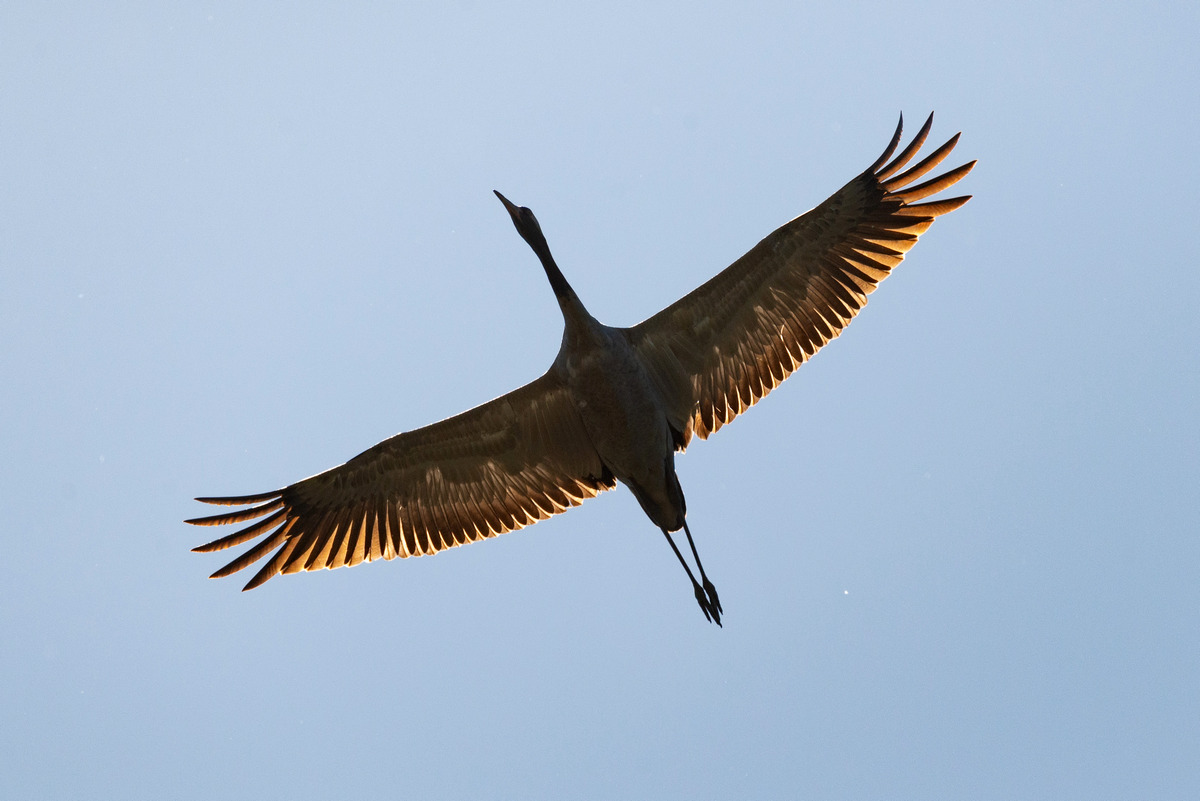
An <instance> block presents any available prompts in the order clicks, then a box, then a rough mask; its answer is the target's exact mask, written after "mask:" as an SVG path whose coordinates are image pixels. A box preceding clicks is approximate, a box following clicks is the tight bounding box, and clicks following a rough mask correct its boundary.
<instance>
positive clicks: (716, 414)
mask: <svg viewBox="0 0 1200 801" xmlns="http://www.w3.org/2000/svg"><path fill="white" fill-rule="evenodd" d="M932 123H933V115H932V114H931V115H929V119H927V120H926V121H925V124H924V125H923V126H922V127H921V130H920V131H918V133H917V135H916V137H915V138H914V139H913V141H912V142H911V143H910V144H909V145H908V146H906V147H905V148H904V149H903V150H902V151H901V152H900V154H899V155H898V156H896V157H895V158H894V159H892V160H891V161H890V162H889V161H888V159H890V158H891V157H892V154H893V153H894V152H895V151H896V148H897V147H898V145H899V143H900V140H901V134H902V130H903V118H901V124H900V125H899V126H897V128H896V133H895V134H894V135H893V137H892V140H891V142H890V143H889V144H888V147H887V148H886V149H885V150H884V152H883V155H881V156H880V157H879V158H878V159H876V160H875V162H874V163H873V164H872V165H871V167H870V168H868V169H867V170H866V171H865V172H863V173H862V174H861V175H859V176H858V177H857V178H855V179H854V180H852V181H851V182H850V183H848V184H846V186H844V187H842V188H841V189H840V190H838V191H837V192H836V193H834V194H833V195H832V196H831V197H830V198H828V199H827V200H826V201H825V202H824V203H822V204H821V205H819V206H817V207H816V208H815V209H813V210H812V211H810V212H808V213H806V214H803V215H801V216H799V217H797V218H796V219H794V220H792V221H791V222H789V223H787V224H785V225H784V226H783V227H781V228H779V229H778V230H776V231H775V232H773V233H772V234H770V235H769V236H767V238H766V239H764V240H763V241H761V242H759V243H758V244H757V245H755V246H754V247H753V248H752V249H751V250H750V252H748V253H747V254H746V255H745V256H743V257H742V258H740V259H738V260H737V261H736V262H734V263H733V264H732V265H730V266H729V267H728V268H726V269H725V270H723V271H722V272H720V273H718V274H717V275H716V276H715V277H714V278H712V279H711V280H710V281H708V282H707V283H705V284H703V285H702V286H700V287H699V288H698V289H696V290H695V291H693V292H691V293H690V294H688V295H685V296H684V297H683V298H681V299H680V300H678V301H677V302H675V303H673V304H672V305H670V306H668V307H667V308H665V309H663V310H662V311H660V312H659V313H658V314H655V315H654V316H653V317H650V318H649V319H647V320H645V321H644V322H642V323H640V324H638V325H636V326H634V327H632V328H629V329H626V335H627V336H628V337H629V340H630V342H631V343H632V344H633V345H634V347H635V348H636V349H637V351H638V353H639V355H640V356H641V358H642V360H643V363H644V364H645V365H647V368H648V369H649V370H650V373H651V376H652V378H653V380H654V382H655V385H656V386H657V387H658V389H659V391H660V392H661V394H662V396H663V398H664V400H665V402H666V405H667V408H668V416H669V419H670V422H671V425H672V426H673V427H675V429H676V430H677V431H681V432H683V433H684V436H683V438H682V442H681V443H680V447H681V448H682V447H686V445H687V442H688V440H689V439H690V437H691V435H692V434H693V433H695V434H698V435H699V436H700V437H701V438H707V437H708V436H709V435H710V434H712V433H713V432H715V431H717V430H718V429H720V428H721V426H723V425H725V424H726V423H728V422H730V421H731V420H733V418H734V417H736V416H737V415H739V414H741V413H742V412H744V411H745V410H746V409H748V408H749V407H750V406H752V405H753V404H755V403H756V402H758V401H759V400H761V399H762V398H763V397H764V396H765V395H766V394H767V393H768V392H770V391H771V390H772V389H774V388H775V387H776V386H778V385H779V384H780V383H781V382H782V381H783V380H784V379H786V378H787V376H788V375H790V374H791V373H792V371H794V370H795V369H796V368H797V367H799V366H800V364H802V363H803V362H804V361H805V360H807V359H809V358H811V357H812V356H813V355H814V354H815V353H816V352H817V351H818V350H820V349H821V348H822V347H823V346H824V345H825V344H826V343H828V342H829V341H830V340H832V339H834V338H835V337H837V336H838V334H840V333H841V332H842V330H843V329H844V328H845V327H846V326H847V325H849V323H850V321H851V320H852V319H853V318H854V316H855V315H856V314H858V312H859V311H860V310H861V309H862V307H863V306H865V305H866V303H867V296H868V295H869V294H870V293H871V292H873V291H875V288H876V287H877V286H878V285H879V283H880V282H881V281H883V279H884V278H886V277H887V276H888V275H889V274H890V273H891V271H892V270H893V269H895V267H896V266H897V265H899V264H900V262H901V261H902V260H903V258H904V254H905V253H907V252H908V251H909V250H910V249H911V248H912V246H913V245H914V244H915V243H916V241H917V237H918V236H920V235H921V234H922V233H924V232H925V231H926V230H928V228H929V226H930V225H931V224H932V223H933V221H934V219H935V218H937V217H940V216H941V215H943V214H948V213H949V212H951V211H954V210H955V209H957V208H959V207H960V206H962V205H963V204H964V203H966V202H967V201H968V200H969V199H970V196H969V195H967V196H963V197H956V198H950V199H946V200H934V201H929V202H926V203H915V202H913V201H917V200H922V199H924V198H926V197H929V196H931V195H934V194H936V193H938V192H940V191H942V190H944V189H946V188H948V187H950V186H951V185H953V184H955V183H957V182H958V181H959V180H961V179H962V178H963V176H965V175H966V174H967V173H968V172H970V171H971V168H972V167H974V166H975V162H974V161H971V162H969V163H967V164H964V165H962V166H961V167H957V168H955V169H953V170H949V171H948V172H945V173H943V174H941V175H939V176H937V177H934V178H932V179H930V180H928V181H925V182H924V183H920V184H916V185H913V182H914V181H916V180H917V179H919V178H922V177H923V176H925V175H926V174H927V173H929V172H930V171H931V170H933V169H934V168H935V167H937V166H938V165H939V164H941V162H942V161H943V160H945V158H946V157H947V156H948V155H949V154H950V152H951V151H952V150H953V149H954V146H955V145H956V144H957V143H958V138H959V136H958V134H955V135H954V136H953V137H951V139H950V140H949V141H948V142H946V143H945V144H944V145H942V146H941V147H939V148H937V149H936V150H934V151H933V152H932V153H930V154H929V155H928V156H926V157H925V158H923V159H921V160H920V161H918V162H917V163H916V164H914V165H913V166H912V167H910V168H908V170H907V171H904V172H901V170H904V168H905V166H906V165H908V163H909V162H910V161H912V159H913V158H914V157H915V156H916V154H917V153H918V151H919V150H920V149H921V146H922V145H923V144H924V143H925V140H926V138H927V136H928V134H929V130H930V128H931V126H932Z"/></svg>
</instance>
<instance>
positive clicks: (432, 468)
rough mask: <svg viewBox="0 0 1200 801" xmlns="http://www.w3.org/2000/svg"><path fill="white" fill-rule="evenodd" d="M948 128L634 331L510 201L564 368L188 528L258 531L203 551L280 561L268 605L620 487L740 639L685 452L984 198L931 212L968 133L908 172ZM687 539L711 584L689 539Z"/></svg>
mask: <svg viewBox="0 0 1200 801" xmlns="http://www.w3.org/2000/svg"><path fill="white" fill-rule="evenodd" d="M932 123H933V115H932V114H931V115H930V116H929V119H928V120H926V122H925V124H924V126H922V128H921V130H920V131H919V132H918V133H917V135H916V137H915V138H914V139H913V141H912V142H911V143H910V144H909V145H908V146H907V147H905V148H904V150H903V151H901V152H900V154H899V155H897V156H896V157H895V158H894V159H892V160H891V161H889V159H891V158H892V154H893V153H894V152H895V150H896V148H897V147H898V146H899V144H900V139H901V132H902V130H903V125H904V118H903V116H901V118H900V124H899V125H897V127H896V132H895V134H894V135H893V136H892V139H891V142H889V143H888V146H887V149H886V150H884V152H883V155H881V156H880V157H879V158H878V159H876V160H875V162H874V163H873V164H872V165H871V166H870V167H868V168H867V169H866V170H865V171H864V172H863V173H862V174H860V175H859V176H858V177H856V178H854V179H853V180H852V181H850V182H849V183H848V184H846V185H845V186H844V187H842V188H841V189H839V190H838V191H837V192H835V193H834V194H833V195H832V196H831V197H829V199H827V200H826V201H825V202H824V203H822V204H821V205H819V206H817V207H816V208H814V209H813V210H811V211H809V212H807V213H805V214H802V215H800V216H799V217H797V218H795V219H794V220H792V221H791V222H788V223H785V224H784V225H783V226H782V227H780V228H779V229H777V230H776V231H774V232H773V233H771V234H770V235H769V236H767V238H766V239H764V240H762V241H761V242H759V243H758V244H757V245H755V246H754V247H753V248H752V249H751V250H750V251H749V252H748V253H746V255H744V256H742V257H741V258H740V259H738V260H737V261H735V262H734V263H733V264H732V265H730V266H729V267H727V268H726V269H725V270H723V271H721V272H720V273H718V274H717V275H716V276H715V277H713V278H712V279H711V280H710V281H708V282H707V283H705V284H703V285H702V286H700V287H699V288H698V289H696V290H694V291H693V292H691V293H689V294H687V295H685V296H684V297H682V298H680V299H679V300H677V301H676V302H675V303H672V304H671V305H670V306H668V307H667V308H665V309H663V310H662V311H660V312H658V313H657V314H655V315H654V316H652V317H650V318H649V319H647V320H645V321H643V322H641V323H639V324H637V325H635V326H633V327H632V328H613V327H610V326H607V325H604V324H602V323H600V322H598V321H597V320H596V319H595V318H594V317H592V316H591V315H590V314H589V313H588V311H587V309H586V308H584V305H583V303H582V302H581V301H580V300H579V297H578V296H577V295H576V294H575V291H574V290H573V289H572V288H571V285H570V284H569V283H567V279H566V278H565V277H564V276H563V273H562V271H561V270H559V268H558V265H557V264H556V263H555V261H554V257H553V256H552V255H551V254H550V247H549V245H547V244H546V237H545V236H544V235H543V234H542V229H541V226H540V225H539V224H538V221H537V218H535V217H534V216H533V212H532V211H530V210H529V209H527V208H525V207H519V206H517V205H515V204H513V203H511V202H509V200H508V199H507V198H505V197H504V196H503V195H501V194H500V193H499V192H496V196H497V197H498V198H500V202H501V203H503V204H504V208H505V209H507V211H508V213H509V215H510V216H511V217H512V221H513V225H514V226H516V229H517V232H518V233H519V234H520V235H521V237H522V238H523V239H524V240H525V241H526V242H527V243H528V244H529V247H530V248H532V249H533V252H534V254H536V255H537V257H538V260H539V261H541V263H542V267H543V268H544V269H545V271H546V277H547V278H548V279H549V281H550V287H551V289H553V290H554V296H555V298H556V299H557V300H558V305H559V308H560V309H561V310H562V314H563V321H564V332H563V338H562V346H561V347H560V349H559V352H558V355H557V356H556V357H555V359H554V362H553V364H551V365H550V369H549V370H547V371H546V373H545V374H544V375H542V376H541V377H540V378H537V379H535V380H534V381H532V382H531V383H529V384H526V385H525V386H523V387H521V388H520V389H516V390H514V391H512V392H510V393H508V394H507V395H502V396H500V397H499V398H496V399H495V400H491V401H488V402H487V403H485V404H483V405H482V406H476V407H475V408H474V409H471V410H469V411H466V412H463V413H462V414H459V415H457V416H454V417H450V418H448V419H446V420H442V421H441V422H439V423H434V424H433V425H429V426H426V427H424V428H418V429H416V430H415V431H408V432H405V433H402V434H397V435H396V436H394V437H391V438H390V439H387V440H384V441H383V442H381V443H379V444H378V445H376V446H375V447H373V448H370V449H368V450H366V451H364V452H363V453H361V454H359V455H358V456H355V457H354V458H353V459H351V460H350V461H348V462H346V463H345V464H343V465H340V466H338V467H334V468H332V469H330V470H326V471H325V472H323V473H318V474H317V475H315V476H312V477H311V478H306V479H304V480H303V481H298V482H296V483H295V484H292V485H290V486H287V487H284V488H283V489H279V490H275V491H273V492H264V493H261V494H256V495H241V496H222V497H204V498H197V499H196V500H198V501H201V502H203V503H209V504H217V505H220V506H244V507H249V508H243V509H240V510H237V511H232V512H225V513H222V514H215V515H210V516H207V517H199V518H195V519H192V520H188V521H187V522H188V523H192V524H195V525H198V526H219V525H226V524H232V523H245V522H247V521H254V522H252V523H251V524H250V525H249V526H247V527H245V528H242V529H240V530H238V531H235V532H234V533H232V534H227V535H225V536H223V537H220V538H218V539H216V540H213V541H212V542H209V543H207V544H205V545H201V546H199V547H197V548H195V549H194V550H195V551H199V552H205V553H206V552H209V551H220V550H224V549H226V548H230V547H233V546H237V545H241V544H243V543H246V542H249V541H251V540H254V539H259V538H261V539H259V542H257V543H256V544H255V545H254V546H253V547H251V548H250V549H249V550H247V551H246V552H245V553H243V554H241V555H240V556H238V557H237V558H236V559H234V560H233V561H232V562H230V563H229V564H227V565H225V566H224V567H222V568H221V569H220V570H218V571H216V572H215V573H213V574H212V578H220V577H223V576H228V575H230V574H231V573H236V572H237V571H239V570H242V569H243V568H245V567H247V566H249V565H251V564H254V563H255V562H258V561H259V560H261V559H263V558H264V557H266V556H267V555H268V554H270V558H269V559H268V560H267V562H266V563H265V564H264V565H263V566H262V567H261V568H260V569H259V570H258V572H257V573H256V574H255V575H254V577H253V578H251V579H250V581H249V583H247V584H246V586H245V588H244V589H247V590H249V589H253V588H255V587H257V586H259V585H260V584H262V583H264V582H265V581H267V580H268V579H270V578H272V577H274V576H276V575H278V574H280V573H298V572H301V571H305V570H320V569H327V568H335V567H346V566H352V565H357V564H358V563H360V562H369V561H373V560H376V559H394V558H396V557H407V556H424V555H428V554H433V553H437V552H438V551H441V550H445V549H446V548H452V547H455V546H458V545H463V544H466V543H468V542H476V541H478V540H482V539H486V538H488V537H494V536H496V535H497V534H503V533H505V532H508V531H514V530H516V529H519V528H522V527H524V526H528V525H531V524H533V523H535V522H537V521H539V520H544V519H545V518H547V517H550V516H551V515H554V514H557V513H559V512H562V511H565V510H566V509H568V508H570V507H572V506H577V505H579V504H581V503H583V501H585V500H587V499H588V498H591V497H593V496H595V495H597V494H598V493H600V492H602V491H603V490H607V489H612V488H614V487H615V486H616V485H617V482H618V481H619V482H620V483H622V484H624V485H625V486H626V487H628V488H629V489H630V491H632V492H633V495H634V497H636V498H637V500H638V503H639V504H641V507H642V510H643V511H644V512H645V513H646V516H647V517H649V518H650V520H651V521H652V522H653V523H654V525H656V526H658V527H659V529H661V530H662V532H663V534H664V535H665V536H666V538H667V542H669V543H670V545H671V549H672V551H674V553H675V555H676V557H678V559H679V562H680V564H682V565H683V569H684V571H685V572H686V573H687V576H688V579H689V581H690V582H691V584H692V589H693V592H694V594H695V596H696V602H697V603H698V604H699V605H700V609H701V610H702V611H703V612H704V616H705V617H706V618H707V619H708V620H709V621H713V622H716V623H717V624H718V625H720V624H721V614H722V613H723V611H724V610H723V609H722V607H721V601H720V598H719V597H718V595H717V591H716V588H715V587H714V586H713V584H712V582H711V581H710V580H709V578H708V576H707V574H706V573H705V572H704V566H703V565H702V564H701V562H700V554H699V552H698V551H697V550H696V543H695V540H694V539H693V538H692V534H691V532H690V531H689V530H688V525H687V516H686V514H687V507H686V505H685V503H684V498H683V490H682V488H681V487H680V485H679V479H678V477H677V476H676V474H675V453H676V451H683V450H684V449H685V448H686V447H687V446H688V443H689V442H690V441H691V440H692V437H694V436H698V437H700V438H701V439H707V438H708V437H709V436H710V435H711V434H713V433H714V432H716V431H717V430H719V429H720V428H721V426H723V425H725V424H726V423H728V422H730V421H731V420H733V418H734V417H736V416H737V415H739V414H741V413H742V412H744V411H746V409H748V408H750V407H751V406H753V405H754V404H755V403H756V402H757V401H759V400H760V399H761V398H762V397H764V396H765V395H766V394H767V393H768V392H770V391H771V390H772V389H774V388H775V387H776V386H778V385H779V384H780V383H781V382H782V381H783V380H784V379H785V378H787V377H788V376H789V375H790V374H791V373H792V371H793V370H795V369H796V368H797V367H799V366H800V365H801V364H803V363H804V361H805V360H806V359H808V358H810V357H811V356H812V355H813V354H815V353H816V352H817V351H818V350H819V349H820V348H821V347H822V346H823V345H825V344H826V343H827V342H829V341H830V340H831V339H833V338H834V337H836V336H837V335H838V334H839V333H841V331H842V329H843V328H845V327H846V326H847V325H848V324H849V323H850V321H851V319H853V317H854V315H855V314H857V313H858V311H859V310H860V309H861V308H862V307H863V306H865V305H866V303H867V295H869V294H870V293H871V292H872V291H874V290H875V287H876V286H878V284H879V282H880V281H882V280H883V279H884V278H886V277H887V276H888V274H889V273H890V272H891V270H892V269H893V268H895V267H896V265H898V264H899V263H900V262H901V260H902V259H903V258H904V254H905V253H906V252H908V250H909V248H911V247H912V246H913V245H914V244H915V243H916V241H917V237H918V236H920V235H921V234H922V233H924V232H925V231H926V229H928V228H929V226H930V225H931V224H932V223H933V221H934V219H936V218H937V217H940V216H941V215H943V214H947V213H949V212H951V211H953V210H955V209H957V208H958V207H959V206H962V205H963V204H964V203H966V202H967V201H968V200H969V199H970V196H969V195H967V196H961V197H954V198H949V199H944V200H930V201H926V202H918V201H922V200H924V199H925V198H928V197H930V196H932V195H934V194H936V193H938V192H941V191H942V190H944V189H946V188H947V187H949V186H951V185H953V184H955V183H957V182H958V181H959V180H960V179H961V178H962V177H963V176H965V175H966V174H967V173H968V172H970V171H971V168H972V167H974V166H975V162H974V161H971V162H969V163H967V164H964V165H962V166H961V167H957V168H955V169H953V170H949V171H948V172H945V173H943V174H942V175H940V176H937V177H935V178H932V179H930V180H927V181H924V182H922V183H914V182H915V181H917V180H918V179H920V178H922V177H923V176H924V175H925V174H927V173H928V172H929V171H930V170H933V169H934V168H935V167H937V166H938V165H939V164H940V163H941V162H942V160H943V159H945V158H946V156H947V155H949V153H950V151H951V150H953V149H954V146H955V144H956V143H957V142H958V137H959V135H958V134H955V135H954V136H953V137H952V138H951V139H950V140H949V141H948V142H946V143H945V144H944V145H942V146H941V147H939V148H937V149H936V150H934V151H933V152H932V153H930V154H929V155H928V156H926V157H925V158H924V159H922V160H921V161H919V162H917V163H916V164H914V165H913V166H911V167H908V169H905V167H907V165H908V164H909V162H911V161H912V159H913V157H914V156H915V155H916V154H917V152H918V151H919V150H920V149H921V147H922V145H924V143H925V139H926V137H927V136H928V134H929V129H930V126H931V125H932ZM902 170H903V171H902ZM680 529H683V532H684V534H685V535H686V536H687V541H688V546H689V548H690V551H691V555H692V559H693V561H694V563H695V566H696V569H695V572H693V570H692V568H691V567H690V566H689V565H688V561H687V559H685V558H684V555H683V553H682V552H681V551H680V549H679V547H678V546H677V545H676V543H675V540H674V538H673V537H672V536H671V534H672V532H677V531H679V530H680ZM272 551H273V552H274V553H273V554H272Z"/></svg>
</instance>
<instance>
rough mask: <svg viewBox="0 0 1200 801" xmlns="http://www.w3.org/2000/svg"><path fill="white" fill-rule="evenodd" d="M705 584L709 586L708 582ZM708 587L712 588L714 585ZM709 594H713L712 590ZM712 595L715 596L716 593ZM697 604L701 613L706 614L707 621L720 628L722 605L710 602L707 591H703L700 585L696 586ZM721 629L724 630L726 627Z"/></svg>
mask: <svg viewBox="0 0 1200 801" xmlns="http://www.w3.org/2000/svg"><path fill="white" fill-rule="evenodd" d="M705 584H708V582H705ZM708 586H709V587H711V586H712V585H711V584H709V585H708ZM709 592H711V590H710V591H709ZM712 594H713V595H714V596H715V593H712ZM696 603H698V604H700V611H701V612H703V613H704V619H705V620H707V621H708V622H709V623H716V624H717V625H718V626H721V605H720V604H719V603H718V604H716V605H714V604H713V603H712V602H711V601H710V600H709V596H708V594H706V591H705V590H704V589H702V588H701V587H700V585H699V584H697V585H696ZM721 627H722V628H724V626H721Z"/></svg>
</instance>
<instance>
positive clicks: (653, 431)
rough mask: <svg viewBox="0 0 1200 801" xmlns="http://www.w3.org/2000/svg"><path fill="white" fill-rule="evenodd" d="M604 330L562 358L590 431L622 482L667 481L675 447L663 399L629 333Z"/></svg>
mask: <svg viewBox="0 0 1200 801" xmlns="http://www.w3.org/2000/svg"><path fill="white" fill-rule="evenodd" d="M598 328H601V329H603V330H602V331H596V332H594V333H596V334H598V335H597V336H591V337H587V338H586V339H585V340H584V341H583V342H578V341H577V342H575V343H572V346H570V347H567V348H564V352H563V353H562V354H560V361H559V363H560V364H561V365H562V367H563V370H564V373H565V375H564V379H565V382H566V384H567V386H568V387H569V388H570V391H571V395H572V397H573V398H574V400H575V405H576V407H577V408H578V409H579V415H580V417H581V419H582V420H583V426H584V429H585V430H586V431H587V433H588V437H589V438H590V439H591V441H592V445H593V447H595V449H596V451H597V453H598V454H599V455H600V458H601V459H602V460H603V462H604V464H605V465H607V466H608V469H609V470H611V471H612V473H613V475H615V476H616V477H617V478H618V479H619V480H621V481H622V482H624V483H626V484H630V483H635V484H638V485H641V486H644V487H651V486H654V485H656V484H660V483H663V481H664V478H665V476H664V459H665V458H666V457H668V456H670V455H671V454H672V453H673V452H674V446H673V443H672V440H671V434H670V429H669V427H668V425H667V419H666V415H665V413H664V411H663V405H662V400H661V399H660V398H659V397H658V392H657V390H656V389H655V388H654V385H653V383H652V382H651V380H650V376H649V375H648V374H647V372H646V369H645V368H644V367H643V365H642V363H641V362H640V361H639V360H638V358H637V354H636V353H635V352H634V350H633V348H632V347H631V346H630V345H629V342H628V341H627V340H626V339H625V337H624V335H623V334H622V333H621V332H620V331H617V330H616V329H612V328H608V327H606V326H598ZM561 357H565V358H561Z"/></svg>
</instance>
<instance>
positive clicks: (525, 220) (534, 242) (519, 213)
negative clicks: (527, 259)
mask: <svg viewBox="0 0 1200 801" xmlns="http://www.w3.org/2000/svg"><path fill="white" fill-rule="evenodd" d="M492 191H493V192H495V191H496V190H494V189H493V190H492ZM496 197H498V198H500V202H501V203H503V204H504V208H505V209H506V210H507V211H508V216H509V217H512V221H513V225H514V226H515V227H516V229H517V233H518V234H520V235H521V238H522V239H524V240H525V241H526V242H528V243H529V247H531V248H533V252H534V253H536V254H537V255H538V256H541V255H542V254H543V253H545V254H547V255H548V254H549V253H550V246H549V245H548V244H546V236H545V234H543V233H542V226H540V225H538V221H537V217H534V216H533V212H532V211H531V210H529V209H528V208H526V207H525V206H518V205H516V204H515V203H513V202H512V201H510V200H509V199H508V198H506V197H505V196H504V195H502V194H500V193H499V192H496Z"/></svg>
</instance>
